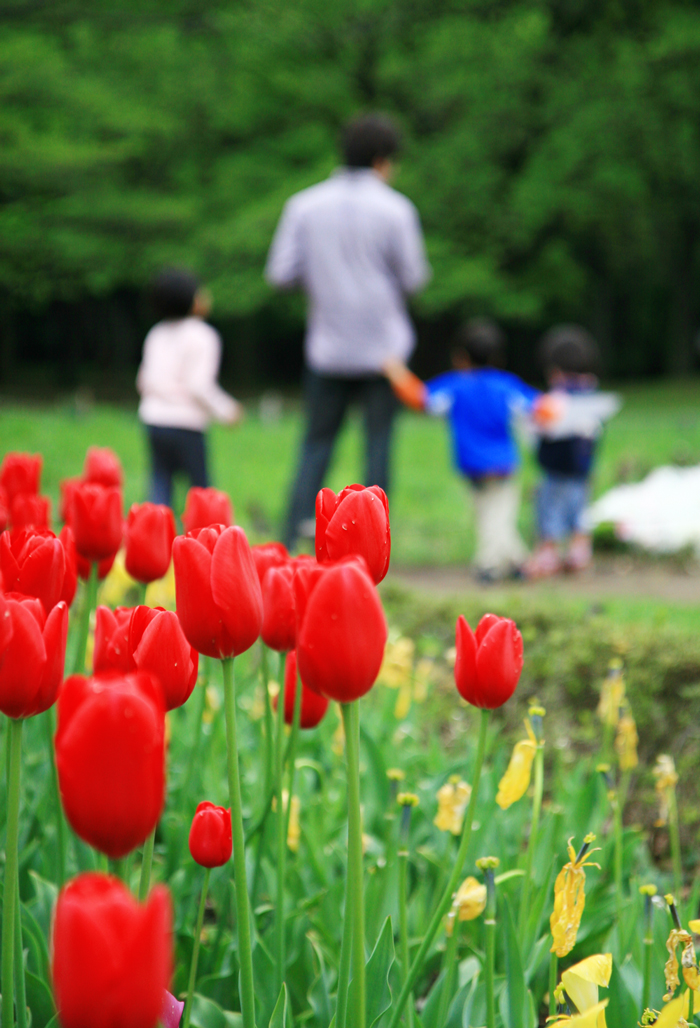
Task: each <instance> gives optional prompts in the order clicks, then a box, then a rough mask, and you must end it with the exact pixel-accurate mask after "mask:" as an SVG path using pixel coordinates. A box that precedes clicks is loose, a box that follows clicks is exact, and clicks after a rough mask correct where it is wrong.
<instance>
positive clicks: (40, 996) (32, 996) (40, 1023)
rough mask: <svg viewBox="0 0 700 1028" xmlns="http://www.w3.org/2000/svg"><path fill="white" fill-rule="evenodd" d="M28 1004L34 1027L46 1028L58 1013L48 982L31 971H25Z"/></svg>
mask: <svg viewBox="0 0 700 1028" xmlns="http://www.w3.org/2000/svg"><path fill="white" fill-rule="evenodd" d="M24 982H25V988H26V992H27V1006H28V1007H29V1009H30V1010H31V1012H32V1028H46V1026H47V1025H48V1024H49V1023H50V1022H51V1021H53V1019H54V1016H55V1014H56V1007H55V1005H54V1001H53V996H52V995H51V992H50V990H49V987H48V985H47V984H46V982H43V981H42V980H41V978H37V976H36V975H35V974H32V972H31V971H25V975H24Z"/></svg>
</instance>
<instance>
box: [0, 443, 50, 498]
mask: <svg viewBox="0 0 700 1028" xmlns="http://www.w3.org/2000/svg"><path fill="white" fill-rule="evenodd" d="M41 464H42V459H41V455H40V454H38V453H37V454H35V455H34V456H32V455H31V454H30V453H6V454H5V456H4V457H3V461H2V465H0V486H2V488H3V490H4V491H5V496H6V498H7V506H8V507H9V508H11V507H12V501H13V500H14V498H15V496H17V495H18V494H19V493H38V492H39V480H40V479H41Z"/></svg>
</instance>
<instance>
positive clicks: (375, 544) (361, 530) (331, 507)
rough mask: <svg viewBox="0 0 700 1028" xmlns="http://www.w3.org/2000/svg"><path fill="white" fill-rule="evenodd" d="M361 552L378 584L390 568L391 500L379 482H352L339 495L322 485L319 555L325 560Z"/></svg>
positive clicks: (318, 512)
mask: <svg viewBox="0 0 700 1028" xmlns="http://www.w3.org/2000/svg"><path fill="white" fill-rule="evenodd" d="M352 554H359V555H360V556H362V557H364V558H365V560H366V561H367V567H368V568H369V573H370V576H371V577H372V579H373V581H374V583H375V585H378V584H379V582H381V580H382V579H383V578H384V576H385V575H386V573H387V571H388V570H389V557H390V555H391V531H390V529H389V501H388V500H387V498H386V493H385V492H384V490H383V489H380V488H379V486H378V485H373V486H370V487H369V489H365V487H364V486H361V485H349V486H346V487H345V489H343V491H342V492H340V493H338V495H337V496H336V495H335V493H334V492H333V490H332V489H322V490H321V491H320V493H319V494H318V496H317V497H316V559H317V560H318V561H319V562H320V563H322V564H325V563H327V562H328V561H335V560H341V559H342V558H343V557H349V556H351V555H352Z"/></svg>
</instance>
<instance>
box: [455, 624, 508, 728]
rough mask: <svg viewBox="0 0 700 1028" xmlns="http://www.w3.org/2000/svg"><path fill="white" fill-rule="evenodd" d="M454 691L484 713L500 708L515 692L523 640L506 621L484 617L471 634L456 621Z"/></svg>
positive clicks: (468, 628)
mask: <svg viewBox="0 0 700 1028" xmlns="http://www.w3.org/2000/svg"><path fill="white" fill-rule="evenodd" d="M456 643H457V661H456V663H455V682H456V685H457V691H458V692H459V694H460V696H463V697H464V699H465V700H466V701H467V703H471V704H473V706H475V707H482V708H485V709H486V710H494V709H495V708H496V707H501V706H502V705H503V704H504V703H505V702H506V700H509V699H510V697H511V696H512V695H513V693H514V692H515V687H516V685H517V684H518V679H519V678H520V672H521V671H522V669H523V637H522V635H521V634H520V632H519V631H518V629H517V628H516V625H515V622H514V621H511V620H510V619H509V618H499V617H496V615H495V614H484V616H483V617H482V619H481V621H480V622H479V624H478V625H477V628H476V632H472V630H471V628H470V627H469V625H468V624H467V622H466V620H465V619H464V617H463V615H462V614H460V616H459V617H458V618H457V635H456Z"/></svg>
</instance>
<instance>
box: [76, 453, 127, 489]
mask: <svg viewBox="0 0 700 1028" xmlns="http://www.w3.org/2000/svg"><path fill="white" fill-rule="evenodd" d="M83 479H84V481H86V482H95V483H96V484H97V485H104V486H107V488H110V487H112V486H114V487H116V488H117V489H121V487H122V485H123V483H124V472H123V470H122V465H121V461H120V460H119V457H117V455H116V453H115V452H114V450H110V448H109V446H104V447H102V446H89V447H88V451H87V453H86V454H85V464H84V465H83Z"/></svg>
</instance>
